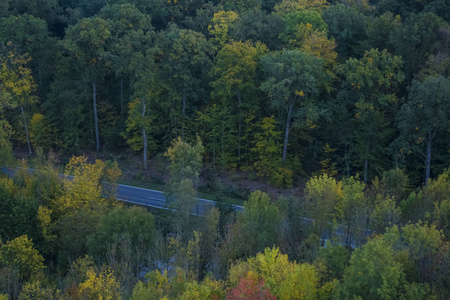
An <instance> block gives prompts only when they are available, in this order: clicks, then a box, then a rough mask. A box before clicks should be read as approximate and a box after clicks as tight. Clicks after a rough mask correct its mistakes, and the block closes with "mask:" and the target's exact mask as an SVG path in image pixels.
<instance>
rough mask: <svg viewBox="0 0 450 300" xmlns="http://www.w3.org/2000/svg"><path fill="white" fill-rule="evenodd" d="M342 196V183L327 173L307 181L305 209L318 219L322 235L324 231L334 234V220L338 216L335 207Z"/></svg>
mask: <svg viewBox="0 0 450 300" xmlns="http://www.w3.org/2000/svg"><path fill="white" fill-rule="evenodd" d="M341 197H342V187H341V183H340V182H338V181H336V179H334V178H332V177H329V176H328V175H327V174H324V175H322V176H319V177H312V178H310V179H309V180H308V182H307V183H306V187H305V201H304V203H303V205H302V206H303V211H304V212H305V213H306V215H307V216H308V217H310V218H312V219H314V220H316V221H317V222H316V223H315V228H316V230H317V234H319V235H322V233H324V232H326V233H328V234H332V229H333V223H332V222H333V219H334V218H335V216H336V210H335V207H336V206H337V204H338V201H339V199H340V198H341Z"/></svg>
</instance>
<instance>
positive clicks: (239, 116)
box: [238, 91, 242, 162]
mask: <svg viewBox="0 0 450 300" xmlns="http://www.w3.org/2000/svg"><path fill="white" fill-rule="evenodd" d="M238 100H239V106H238V108H239V115H238V119H239V126H238V162H239V160H240V158H241V132H242V120H241V103H242V102H241V91H238Z"/></svg>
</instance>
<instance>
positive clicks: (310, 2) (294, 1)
mask: <svg viewBox="0 0 450 300" xmlns="http://www.w3.org/2000/svg"><path fill="white" fill-rule="evenodd" d="M328 5H329V4H328V1H327V0H283V1H282V2H281V3H278V4H277V5H275V11H276V12H277V13H278V14H279V15H282V16H283V15H286V14H288V13H291V12H296V11H299V10H305V9H307V10H313V11H318V12H321V11H322V9H323V8H325V7H327V6H328Z"/></svg>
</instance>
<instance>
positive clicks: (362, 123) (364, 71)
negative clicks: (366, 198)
mask: <svg viewBox="0 0 450 300" xmlns="http://www.w3.org/2000/svg"><path fill="white" fill-rule="evenodd" d="M401 67H402V60H401V58H400V57H398V56H393V55H391V54H390V53H388V52H387V51H386V50H383V51H381V52H380V51H378V50H377V49H371V50H369V51H366V53H365V54H364V56H363V57H362V58H361V59H354V58H351V59H349V60H347V62H346V63H345V65H342V66H340V68H339V72H340V73H341V74H342V75H344V76H345V81H344V82H343V84H342V87H343V90H342V91H341V93H340V96H341V98H350V99H354V104H353V103H352V104H353V105H354V108H355V110H354V111H355V115H354V118H355V119H356V122H357V124H358V126H357V128H356V130H355V131H354V135H355V136H354V138H355V144H356V145H355V148H356V149H354V151H356V153H358V155H359V157H358V159H359V162H360V166H361V168H362V169H363V172H364V182H368V180H369V175H370V174H369V166H371V169H372V170H373V171H372V172H374V173H375V174H377V173H379V170H380V169H381V166H380V164H381V162H382V158H381V157H380V154H382V153H383V149H385V144H386V140H387V138H388V137H389V135H390V130H389V128H388V126H387V125H388V123H387V122H386V113H385V109H388V108H389V107H390V106H393V105H395V103H396V102H397V98H396V96H395V92H396V88H397V86H398V85H399V84H400V83H401V82H402V81H403V79H404V74H403V72H402V71H401ZM372 165H373V166H372Z"/></svg>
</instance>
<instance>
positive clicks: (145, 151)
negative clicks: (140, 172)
mask: <svg viewBox="0 0 450 300" xmlns="http://www.w3.org/2000/svg"><path fill="white" fill-rule="evenodd" d="M144 118H145V101H144V100H142V121H144ZM142 138H143V140H144V170H147V132H146V131H145V127H144V126H142Z"/></svg>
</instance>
